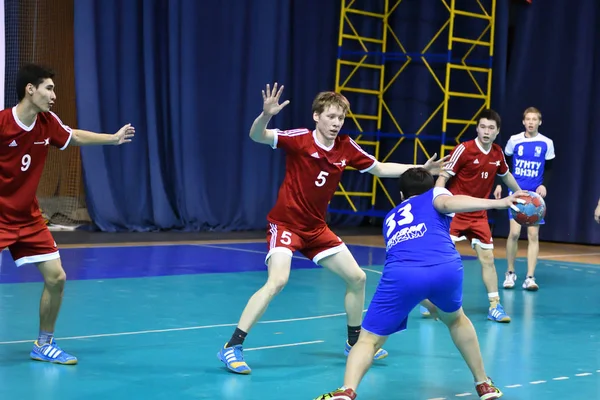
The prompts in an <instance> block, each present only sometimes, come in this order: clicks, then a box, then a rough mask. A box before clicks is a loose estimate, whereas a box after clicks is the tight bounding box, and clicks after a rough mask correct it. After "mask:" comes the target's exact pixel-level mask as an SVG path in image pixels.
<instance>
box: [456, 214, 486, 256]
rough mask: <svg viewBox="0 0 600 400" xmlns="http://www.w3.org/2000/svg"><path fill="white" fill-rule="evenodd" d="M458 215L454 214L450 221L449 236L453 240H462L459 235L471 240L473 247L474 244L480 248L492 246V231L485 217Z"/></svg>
mask: <svg viewBox="0 0 600 400" xmlns="http://www.w3.org/2000/svg"><path fill="white" fill-rule="evenodd" d="M459 215H460V214H456V215H455V216H454V218H452V222H451V223H450V236H451V237H452V240H453V241H455V242H457V241H459V240H462V239H461V237H462V236H465V237H466V238H467V239H468V240H470V241H471V246H472V247H473V248H475V245H476V244H478V245H479V246H480V247H481V248H482V249H489V250H491V249H493V248H494V240H493V239H492V231H491V230H490V225H489V224H488V221H487V218H464V217H463V218H461V217H459Z"/></svg>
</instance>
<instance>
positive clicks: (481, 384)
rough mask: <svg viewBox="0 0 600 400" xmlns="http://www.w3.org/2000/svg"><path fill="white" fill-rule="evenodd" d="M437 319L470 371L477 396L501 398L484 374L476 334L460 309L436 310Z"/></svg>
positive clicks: (498, 391)
mask: <svg viewBox="0 0 600 400" xmlns="http://www.w3.org/2000/svg"><path fill="white" fill-rule="evenodd" d="M438 317H439V319H440V320H441V321H442V322H443V323H444V324H446V326H447V327H448V330H449V331H450V336H451V337H452V341H453V342H454V345H455V346H456V348H457V349H458V350H459V351H460V354H461V355H462V357H463V359H464V360H465V362H466V363H467V366H468V367H469V370H471V374H473V379H474V380H475V387H476V388H477V394H478V395H479V396H481V397H482V398H488V399H497V398H499V397H500V396H502V392H500V390H499V389H498V388H496V387H495V386H494V384H493V383H492V382H491V380H489V378H488V376H487V374H486V372H485V368H484V366H483V358H482V357H481V350H480V348H479V340H478V339H477V333H476V332H475V328H474V327H473V324H472V323H471V320H470V319H469V318H468V317H467V316H466V315H465V313H464V311H463V309H462V307H461V308H460V309H459V310H458V311H455V312H453V313H445V312H443V311H441V310H439V309H438Z"/></svg>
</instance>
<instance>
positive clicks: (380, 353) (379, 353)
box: [344, 340, 388, 360]
mask: <svg viewBox="0 0 600 400" xmlns="http://www.w3.org/2000/svg"><path fill="white" fill-rule="evenodd" d="M350 350H352V346H350V343H348V341H347V340H346V348H345V349H344V354H345V355H346V356H348V354H350ZM387 356H388V352H387V351H385V350H384V349H379V350H377V353H375V356H374V357H373V360H383V359H384V358H386V357H387Z"/></svg>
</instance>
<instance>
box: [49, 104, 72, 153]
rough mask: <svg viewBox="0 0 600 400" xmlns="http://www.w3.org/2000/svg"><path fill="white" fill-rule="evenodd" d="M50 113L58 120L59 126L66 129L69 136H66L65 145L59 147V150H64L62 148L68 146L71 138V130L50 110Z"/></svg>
mask: <svg viewBox="0 0 600 400" xmlns="http://www.w3.org/2000/svg"><path fill="white" fill-rule="evenodd" d="M50 115H52V116H53V117H54V118H55V119H56V120H57V121H58V123H59V124H60V126H61V127H62V128H63V129H64V130H65V131H67V132H68V133H69V137H68V138H67V141H66V142H65V145H64V146H63V147H61V148H60V150H64V149H66V148H67V147H68V146H69V143H70V142H71V138H72V137H73V130H72V129H71V128H70V127H69V126H67V125H65V124H63V122H62V121H61V119H60V118H58V115H56V114H54V113H53V112H52V111H50Z"/></svg>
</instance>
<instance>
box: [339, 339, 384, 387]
mask: <svg viewBox="0 0 600 400" xmlns="http://www.w3.org/2000/svg"><path fill="white" fill-rule="evenodd" d="M386 340H387V336H377V335H375V334H373V333H371V332H368V331H364V330H363V331H361V332H360V336H359V338H358V341H357V342H356V344H355V345H354V346H353V347H352V350H351V351H350V354H349V355H348V361H347V362H346V373H345V374H344V388H349V389H352V390H354V391H356V389H357V388H358V386H359V385H360V382H361V381H362V379H363V377H364V376H365V374H366V373H367V371H368V370H369V368H371V364H372V363H373V357H374V356H375V353H377V351H379V349H381V347H383V345H384V343H385V341H386Z"/></svg>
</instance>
